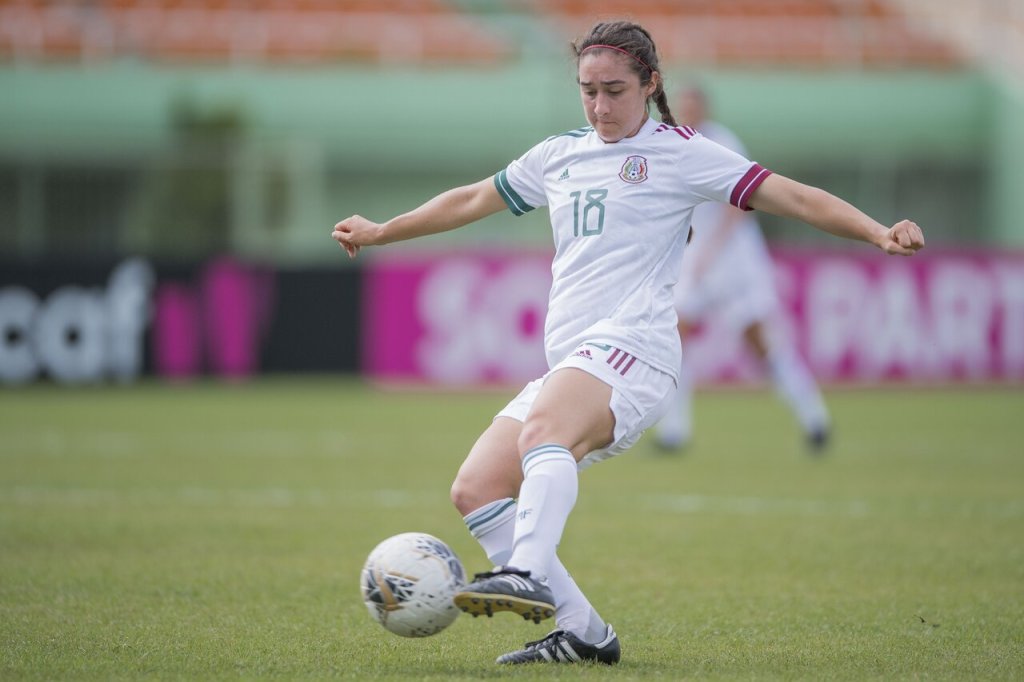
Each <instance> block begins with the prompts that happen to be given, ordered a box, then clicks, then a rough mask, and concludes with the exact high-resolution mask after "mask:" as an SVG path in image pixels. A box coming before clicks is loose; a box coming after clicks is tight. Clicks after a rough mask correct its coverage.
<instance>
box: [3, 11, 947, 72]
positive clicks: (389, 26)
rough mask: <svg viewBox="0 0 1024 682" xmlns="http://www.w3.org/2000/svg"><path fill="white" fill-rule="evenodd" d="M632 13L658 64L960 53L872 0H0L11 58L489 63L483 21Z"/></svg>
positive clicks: (938, 59) (929, 60)
mask: <svg viewBox="0 0 1024 682" xmlns="http://www.w3.org/2000/svg"><path fill="white" fill-rule="evenodd" d="M613 15H614V16H632V17H634V18H636V19H637V20H638V21H640V22H641V23H646V24H649V25H652V26H653V25H657V26H658V27H659V28H660V29H661V30H662V33H663V34H664V35H666V36H669V39H668V40H667V41H666V40H663V41H662V44H661V46H660V48H661V49H662V51H663V53H664V58H666V59H668V60H681V59H686V60H696V61H699V62H702V63H717V64H761V65H764V64H770V65H800V66H805V67H827V66H836V65H843V66H849V65H859V66H865V67H899V66H927V67H938V68H941V67H946V66H949V65H952V64H956V63H957V62H958V61H959V59H960V58H959V55H958V52H957V50H956V48H955V47H954V46H953V45H952V44H950V43H949V42H946V41H943V40H940V39H937V38H935V37H933V36H931V35H929V34H927V33H925V32H923V31H922V30H920V28H919V27H917V26H916V25H915V24H914V23H913V22H910V21H908V18H907V16H906V13H905V12H903V11H901V10H900V9H898V7H897V6H896V5H895V4H893V3H891V2H885V1H883V0H774V1H767V2H766V1H764V0H719V1H712V0H654V1H653V2H645V3H635V2H632V1H630V0H504V2H498V1H496V0H492V1H491V2H487V3H466V2H463V3H457V2H445V1H444V0H381V1H380V2H374V1H373V0H96V1H86V0H77V1H76V0H49V1H47V0H2V1H0V54H4V55H6V56H8V57H9V58H13V59H15V60H23V59H30V60H37V59H53V60H69V59H84V60H92V59H98V58H109V57H125V56H133V57H141V58H146V59H153V60H171V61H195V60H200V61H260V62H279V61H287V62H304V63H308V62H337V61H341V60H362V61H371V62H374V61H377V62H395V61H398V62H416V63H423V62H428V63H437V62H453V61H471V62H474V63H491V62H494V61H498V60H501V59H504V58H508V57H510V56H511V55H513V54H514V53H515V52H516V49H517V48H516V44H515V43H513V42H511V41H509V40H508V39H507V38H506V37H505V36H503V35H501V32H500V31H494V30H490V28H489V25H493V24H494V23H495V19H496V18H498V19H502V18H508V17H510V16H516V17H520V18H522V17H527V18H533V23H534V24H535V28H536V29H538V30H542V31H547V32H553V33H555V34H565V35H569V36H571V35H572V34H573V32H575V31H578V30H579V27H580V26H581V25H585V24H586V23H588V22H589V21H590V20H591V19H592V18H594V17H602V16H613Z"/></svg>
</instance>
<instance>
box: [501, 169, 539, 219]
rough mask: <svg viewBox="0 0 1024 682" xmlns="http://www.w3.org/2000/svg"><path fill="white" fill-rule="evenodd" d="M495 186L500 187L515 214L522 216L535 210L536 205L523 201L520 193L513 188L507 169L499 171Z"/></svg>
mask: <svg viewBox="0 0 1024 682" xmlns="http://www.w3.org/2000/svg"><path fill="white" fill-rule="evenodd" d="M494 186H495V187H497V188H498V194H500V195H501V198H502V199H504V200H505V203H506V204H508V208H509V210H510V211H512V214H513V215H517V216H520V215H523V214H524V213H529V212H530V211H532V210H533V208H534V207H533V206H530V205H529V204H528V203H526V202H525V201H523V198H522V197H521V196H519V193H518V192H516V191H515V190H514V189H512V185H510V184H509V182H508V177H507V175H506V171H505V170H500V171H498V173H497V174H496V175H495V176H494Z"/></svg>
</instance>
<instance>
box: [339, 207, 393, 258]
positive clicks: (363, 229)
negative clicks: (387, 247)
mask: <svg viewBox="0 0 1024 682" xmlns="http://www.w3.org/2000/svg"><path fill="white" fill-rule="evenodd" d="M380 227H381V226H380V225H378V224H377V223H374V222H371V221H369V220H367V219H366V218H364V217H362V216H360V215H354V216H350V217H348V218H345V219H344V220H342V221H340V222H339V223H337V224H336V225H335V226H334V230H333V231H331V238H332V239H334V241H336V242H338V244H340V245H341V246H342V248H344V249H345V251H346V252H347V253H348V257H349V258H355V257H356V255H357V254H358V253H359V248H360V247H362V246H370V245H372V244H376V243H377V242H376V239H377V238H378V237H379V234H380Z"/></svg>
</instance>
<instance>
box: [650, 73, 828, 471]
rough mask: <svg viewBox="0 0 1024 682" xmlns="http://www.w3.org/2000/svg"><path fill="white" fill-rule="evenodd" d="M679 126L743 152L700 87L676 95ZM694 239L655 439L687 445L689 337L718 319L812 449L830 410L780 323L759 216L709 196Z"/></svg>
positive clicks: (696, 214) (821, 441)
mask: <svg viewBox="0 0 1024 682" xmlns="http://www.w3.org/2000/svg"><path fill="white" fill-rule="evenodd" d="M679 105H680V106H679V118H680V122H681V123H682V124H683V125H688V126H690V127H692V128H696V129H697V131H699V132H700V133H701V134H702V135H703V136H704V137H706V138H708V139H709V140H712V141H713V142H717V143H718V144H720V145H722V146H723V147H726V148H727V149H731V150H732V151H734V152H736V153H737V154H741V155H742V156H747V151H746V149H745V148H744V146H743V144H742V143H741V142H740V140H739V138H738V137H736V135H734V134H733V132H732V131H731V130H729V129H728V128H726V127H725V126H723V125H721V124H720V123H717V122H715V121H712V120H709V119H708V111H709V107H708V99H707V95H706V93H705V92H704V91H703V90H702V89H701V88H699V87H695V86H693V87H689V88H687V89H686V90H685V91H684V92H683V94H682V96H681V97H680V99H679ZM692 223H693V238H692V241H691V243H690V245H689V246H688V247H687V249H686V255H685V257H684V258H683V265H682V270H681V272H680V275H679V282H678V283H677V284H676V312H677V313H678V314H679V335H680V338H681V339H682V341H683V355H682V364H681V367H680V371H679V386H678V390H677V391H676V394H675V400H674V402H673V405H672V406H671V407H670V408H669V411H668V413H667V414H666V415H665V417H664V418H663V419H662V420H661V421H660V422H659V423H658V426H657V428H656V430H655V442H656V444H657V445H658V447H659V448H661V449H662V450H665V451H674V450H679V449H682V448H684V447H685V446H686V445H688V444H689V442H690V439H691V438H692V436H693V416H692V415H693V408H692V398H693V391H694V383H695V377H694V368H693V366H692V364H691V362H692V361H691V360H690V355H689V353H688V352H687V344H686V340H687V338H688V337H690V336H691V335H692V334H693V333H694V332H695V331H696V330H697V329H698V328H699V325H700V324H701V323H702V322H704V321H707V320H708V319H711V318H715V317H717V318H721V319H722V320H724V321H725V323H726V324H727V325H728V326H729V328H730V329H731V330H733V331H734V332H735V333H737V334H740V335H741V336H742V338H743V343H744V346H745V347H746V348H747V349H748V350H749V351H751V352H752V353H753V355H754V356H755V357H756V358H757V360H758V361H759V363H760V365H761V366H762V367H763V368H764V369H765V370H766V372H767V374H768V376H769V377H770V378H771V382H772V384H773V385H774V387H775V391H776V392H777V393H778V394H779V396H780V397H781V398H782V399H783V401H785V403H786V405H788V406H789V408H790V409H791V410H792V411H793V414H794V415H796V418H797V421H798V422H799V423H800V427H801V429H802V430H803V432H804V436H805V438H806V441H807V444H808V446H809V447H810V448H811V451H812V452H815V453H818V452H821V451H822V450H823V449H824V448H825V446H826V444H827V443H828V438H829V429H830V424H829V422H830V420H829V414H828V409H827V408H826V407H825V402H824V400H822V397H821V392H820V391H819V390H818V385H817V383H816V382H815V380H814V377H813V376H812V375H811V372H810V370H809V369H808V368H807V365H806V364H805V363H804V360H803V358H801V357H800V354H799V353H798V351H797V349H796V347H795V346H794V344H793V342H792V339H790V338H789V336H788V335H787V333H786V329H785V328H784V325H783V324H782V319H781V315H782V309H781V306H780V304H779V298H778V294H777V293H776V289H775V276H774V272H773V265H772V260H771V256H770V255H769V253H768V247H767V246H766V245H765V242H764V237H763V236H762V234H761V228H760V226H759V225H758V223H757V219H756V218H754V217H753V215H752V214H750V213H747V212H744V211H742V210H740V209H738V208H736V207H735V206H730V205H728V204H723V203H718V202H707V203H704V204H701V205H700V206H697V207H696V208H695V209H694V210H693V221H692Z"/></svg>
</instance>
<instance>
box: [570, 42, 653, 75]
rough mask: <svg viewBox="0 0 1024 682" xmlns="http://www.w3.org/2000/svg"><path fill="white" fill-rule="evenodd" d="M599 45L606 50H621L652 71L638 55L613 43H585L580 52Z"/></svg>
mask: <svg viewBox="0 0 1024 682" xmlns="http://www.w3.org/2000/svg"><path fill="white" fill-rule="evenodd" d="M599 47H603V48H605V49H606V50H615V51H616V52H621V53H622V54H624V55H626V56H628V57H631V58H633V59H635V60H637V61H638V62H640V64H642V65H643V66H646V67H647V70H648V71H650V72H651V73H654V69H652V68H651V67H650V66H649V65H648V64H647V62H645V61H644V60H642V59H640V57H637V56H636V55H635V54H633V53H632V52H630V51H629V50H623V49H622V48H621V47H615V46H614V45H587V46H586V47H585V48H583V49H582V50H580V54H581V55H582V54H583V53H584V52H586V51H587V50H593V49H596V48H599Z"/></svg>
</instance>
